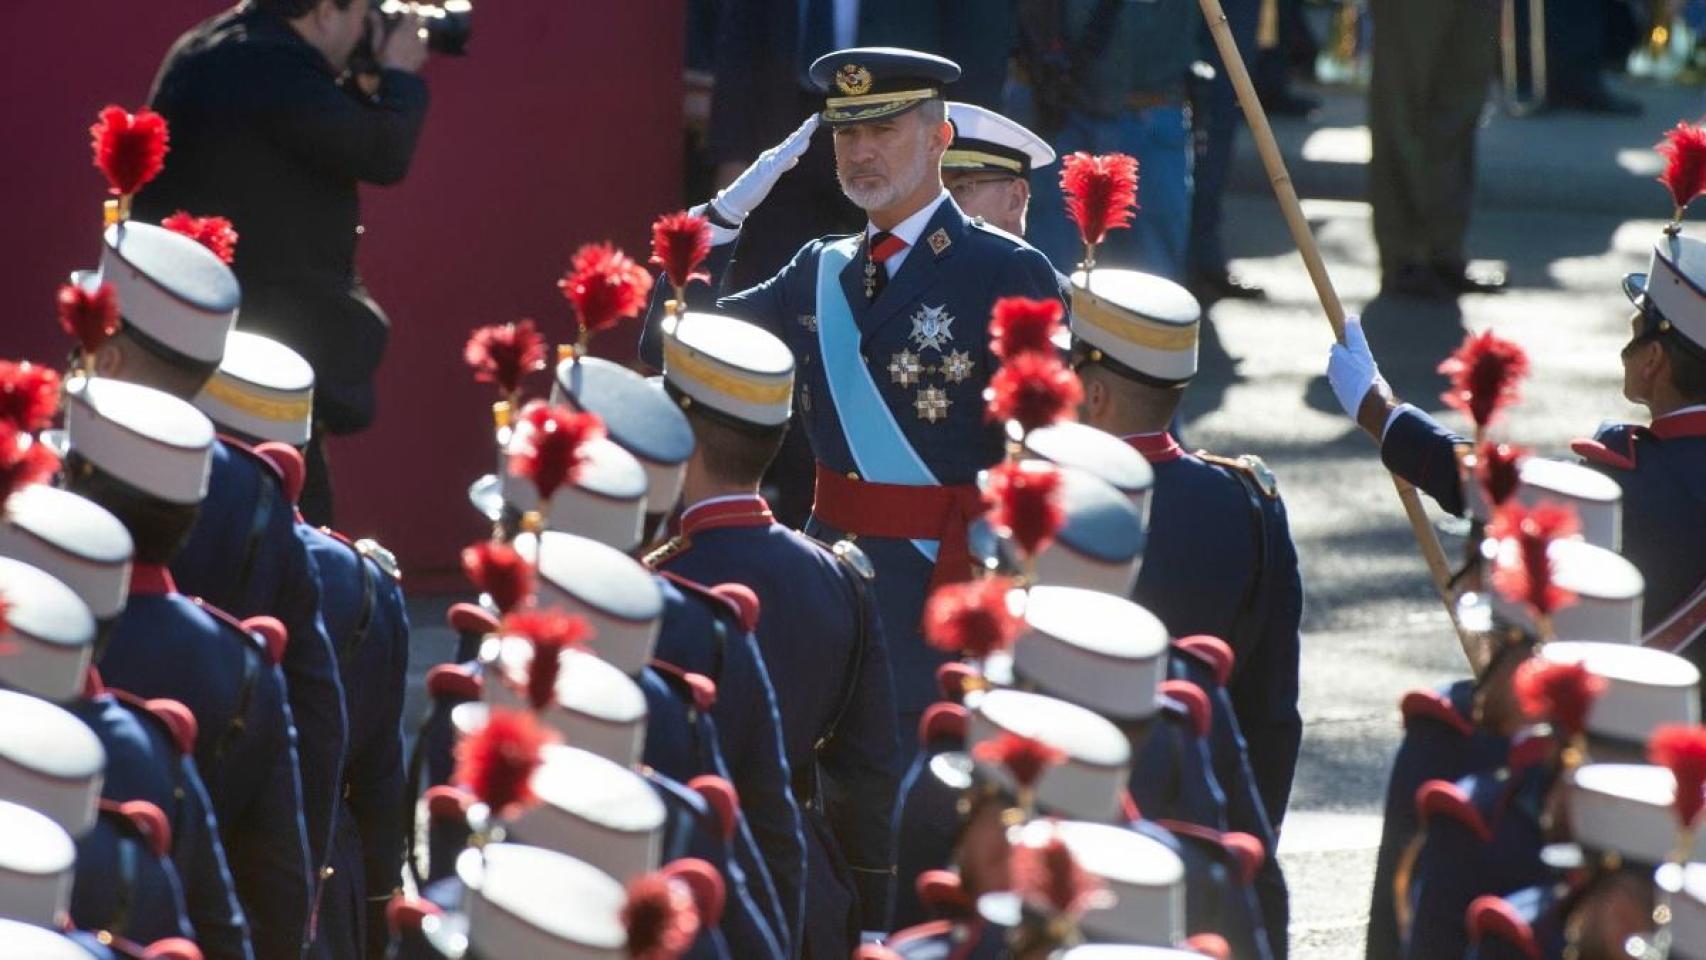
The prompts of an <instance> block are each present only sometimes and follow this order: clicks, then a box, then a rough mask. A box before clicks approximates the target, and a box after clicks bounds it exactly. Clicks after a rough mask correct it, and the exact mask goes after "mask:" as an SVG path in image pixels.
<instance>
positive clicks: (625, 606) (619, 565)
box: [515, 530, 663, 677]
mask: <svg viewBox="0 0 1706 960" xmlns="http://www.w3.org/2000/svg"><path fill="white" fill-rule="evenodd" d="M515 548H516V550H517V551H519V552H520V553H521V555H522V556H524V557H527V558H529V559H531V560H533V561H534V569H535V570H537V571H538V581H537V583H538V588H537V594H536V598H537V602H538V604H539V605H540V606H542V607H555V608H557V609H560V610H562V611H564V612H565V613H571V614H578V615H580V616H582V617H585V618H586V621H587V623H589V624H591V626H592V628H593V630H594V631H595V633H594V636H593V638H592V640H591V641H589V642H588V644H587V648H588V649H589V650H591V651H592V652H593V653H595V654H597V655H598V656H599V657H601V658H603V659H604V660H605V661H607V662H609V663H610V664H611V665H612V666H614V667H615V668H616V669H618V670H620V671H622V672H623V673H625V674H627V675H628V676H630V677H633V676H637V675H638V674H639V672H640V671H641V670H642V669H644V668H645V666H646V664H648V663H650V662H651V659H652V651H653V650H654V649H655V648H656V647H657V639H658V630H659V629H660V627H661V626H662V617H663V590H662V589H661V588H660V587H659V586H658V584H657V578H656V577H655V576H654V575H653V574H652V572H651V571H650V570H647V569H646V567H645V565H644V564H641V563H640V562H639V561H638V560H635V559H633V558H632V557H630V556H628V555H627V554H625V553H623V552H622V551H620V550H617V549H615V548H614V547H609V546H606V545H604V544H602V543H599V542H598V541H596V540H591V539H588V538H586V537H578V536H575V535H574V534H572V533H558V532H556V531H554V530H550V531H546V532H545V533H542V534H539V535H537V536H535V535H533V534H524V535H522V536H520V537H517V538H516V539H515Z"/></svg>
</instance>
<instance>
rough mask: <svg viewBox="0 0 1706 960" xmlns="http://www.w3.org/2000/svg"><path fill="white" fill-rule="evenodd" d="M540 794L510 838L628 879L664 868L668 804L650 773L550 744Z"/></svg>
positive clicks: (537, 776)
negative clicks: (648, 776) (651, 781)
mask: <svg viewBox="0 0 1706 960" xmlns="http://www.w3.org/2000/svg"><path fill="white" fill-rule="evenodd" d="M531 785H532V787H533V792H534V794H536V795H537V796H538V797H539V802H538V803H536V804H534V805H532V806H531V807H529V808H527V809H526V810H525V811H523V812H522V813H520V814H519V815H517V816H516V817H515V819H513V820H511V821H510V823H509V832H510V839H512V840H514V841H516V842H518V843H526V844H531V845H532V846H536V847H544V848H545V849H547V850H555V851H557V852H558V853H566V854H568V855H569V856H571V857H579V858H581V859H582V860H585V861H586V862H587V863H590V864H592V865H593V866H595V867H597V868H598V869H600V870H602V871H604V872H605V873H607V874H609V875H610V876H612V877H614V878H616V879H617V880H621V881H623V882H626V881H629V880H632V879H634V878H635V877H637V876H640V875H641V874H643V873H649V872H651V871H653V870H656V869H657V868H658V861H659V860H660V858H661V857H662V856H663V826H664V818H665V816H666V815H667V811H666V810H665V808H664V805H663V801H662V800H660V799H658V795H657V793H656V792H655V791H654V790H653V789H652V786H651V784H649V783H647V782H646V779H645V778H644V777H642V776H640V775H639V774H637V773H635V772H634V771H632V770H630V769H628V768H627V767H622V766H618V765H617V764H614V763H611V762H610V761H609V760H606V759H605V758H603V757H600V756H598V755H596V754H593V753H589V752H587V751H585V750H580V749H576V748H575V747H565V746H548V747H546V748H545V749H544V751H543V753H542V754H541V763H540V765H539V768H538V769H537V770H535V771H533V778H532V780H531Z"/></svg>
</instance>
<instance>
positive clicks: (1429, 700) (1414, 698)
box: [1398, 690, 1475, 737]
mask: <svg viewBox="0 0 1706 960" xmlns="http://www.w3.org/2000/svg"><path fill="white" fill-rule="evenodd" d="M1398 712H1399V713H1400V714H1402V715H1403V717H1404V728H1405V729H1406V730H1408V729H1409V728H1410V725H1411V724H1412V723H1414V722H1416V721H1418V720H1431V721H1433V722H1434V723H1438V724H1440V725H1442V726H1444V727H1445V728H1447V729H1448V730H1451V731H1453V732H1455V733H1457V734H1458V735H1460V736H1465V737H1467V736H1469V735H1470V734H1473V733H1474V732H1475V725H1474V724H1473V723H1471V722H1470V720H1469V718H1468V717H1466V716H1464V715H1463V714H1461V713H1459V712H1457V707H1456V706H1455V705H1454V704H1453V703H1452V702H1451V698H1449V697H1447V696H1445V695H1443V694H1440V693H1435V692H1434V691H1432V690H1412V691H1410V692H1409V693H1406V694H1404V698H1403V699H1402V700H1400V701H1398Z"/></svg>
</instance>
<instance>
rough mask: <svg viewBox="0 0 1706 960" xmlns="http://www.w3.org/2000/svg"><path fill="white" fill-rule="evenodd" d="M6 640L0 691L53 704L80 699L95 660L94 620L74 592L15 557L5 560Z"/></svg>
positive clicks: (1, 564) (1, 563) (0, 563)
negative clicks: (7, 646)
mask: <svg viewBox="0 0 1706 960" xmlns="http://www.w3.org/2000/svg"><path fill="white" fill-rule="evenodd" d="M0 599H3V600H4V601H5V603H6V608H5V623H6V627H7V629H6V633H5V637H6V639H7V640H10V641H12V643H13V645H14V649H11V650H7V651H4V652H3V653H0V686H5V687H10V688H12V689H14V690H19V691H21V692H23V693H27V694H30V695H31V696H36V697H41V698H42V699H44V700H50V701H52V702H54V703H64V702H66V701H69V700H74V699H76V697H77V695H78V693H79V691H81V690H82V689H83V684H84V681H85V680H86V679H87V677H88V674H89V660H90V658H91V657H93V655H94V646H93V644H94V640H95V618H94V617H92V616H90V615H89V608H88V607H87V606H85V605H84V604H83V601H82V600H81V599H79V598H78V596H77V594H76V593H75V592H74V591H72V589H71V588H70V587H68V586H66V585H65V584H63V583H60V582H59V581H58V580H56V579H54V578H53V577H51V576H49V575H48V574H46V573H44V572H42V571H41V570H38V569H36V568H35V567H32V566H30V565H29V564H27V563H23V562H21V561H18V560H13V559H11V558H10V557H0Z"/></svg>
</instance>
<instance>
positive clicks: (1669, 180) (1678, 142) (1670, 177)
mask: <svg viewBox="0 0 1706 960" xmlns="http://www.w3.org/2000/svg"><path fill="white" fill-rule="evenodd" d="M1655 149H1656V150H1658V152H1659V156H1661V157H1664V158H1665V169H1664V172H1663V173H1661V174H1659V182H1660V183H1662V184H1664V185H1665V189H1666V190H1669V191H1670V199H1671V202H1672V203H1674V204H1676V219H1678V220H1680V219H1682V211H1683V210H1684V209H1685V208H1687V206H1688V204H1689V203H1690V202H1691V201H1693V200H1694V199H1695V198H1696V197H1699V196H1700V194H1701V193H1706V127H1701V126H1699V125H1697V124H1692V123H1678V124H1677V125H1676V126H1674V127H1672V128H1671V129H1670V130H1669V131H1667V132H1666V133H1665V139H1664V142H1663V143H1660V144H1659V145H1658V146H1657V147H1656V148H1655Z"/></svg>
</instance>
